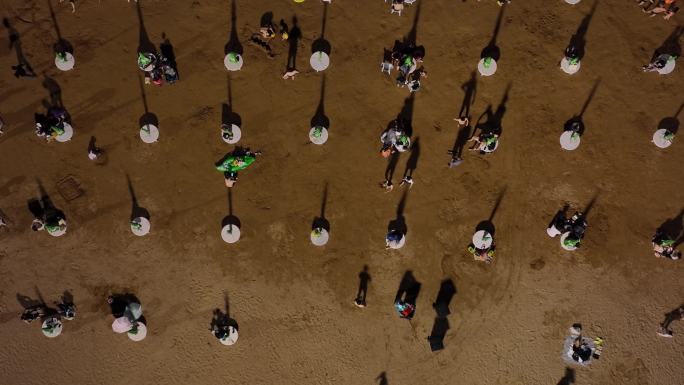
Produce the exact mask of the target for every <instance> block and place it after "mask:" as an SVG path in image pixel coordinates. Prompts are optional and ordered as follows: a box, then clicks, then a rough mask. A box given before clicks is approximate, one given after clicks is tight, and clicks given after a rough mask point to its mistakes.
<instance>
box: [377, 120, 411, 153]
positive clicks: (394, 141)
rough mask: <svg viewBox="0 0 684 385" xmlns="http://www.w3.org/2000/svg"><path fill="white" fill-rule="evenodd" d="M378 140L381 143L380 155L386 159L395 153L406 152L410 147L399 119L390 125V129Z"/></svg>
mask: <svg viewBox="0 0 684 385" xmlns="http://www.w3.org/2000/svg"><path fill="white" fill-rule="evenodd" d="M380 140H381V141H382V149H381V150H380V153H381V154H382V156H383V157H384V158H388V157H389V156H390V155H392V154H394V153H395V152H397V151H399V152H404V151H407V150H408V149H409V147H410V145H411V141H410V139H409V137H408V136H407V135H406V134H405V133H404V130H403V125H402V123H401V120H400V119H396V120H394V121H393V122H392V123H391V125H390V128H389V129H388V130H387V131H385V132H384V133H383V134H382V135H381V136H380Z"/></svg>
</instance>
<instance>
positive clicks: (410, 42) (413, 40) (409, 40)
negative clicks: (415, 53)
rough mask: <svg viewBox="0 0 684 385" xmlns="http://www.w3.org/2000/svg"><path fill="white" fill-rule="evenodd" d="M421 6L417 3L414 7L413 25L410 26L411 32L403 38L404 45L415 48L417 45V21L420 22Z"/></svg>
mask: <svg viewBox="0 0 684 385" xmlns="http://www.w3.org/2000/svg"><path fill="white" fill-rule="evenodd" d="M421 4H423V2H422V1H420V2H418V6H417V7H416V14H415V15H414V16H413V24H412V25H411V30H410V31H409V32H408V34H407V35H406V37H405V38H404V45H407V46H410V47H415V46H416V45H417V44H418V43H417V41H418V21H419V20H420V6H421Z"/></svg>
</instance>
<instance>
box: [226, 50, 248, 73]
mask: <svg viewBox="0 0 684 385" xmlns="http://www.w3.org/2000/svg"><path fill="white" fill-rule="evenodd" d="M243 64H245V62H244V61H243V60H242V55H240V54H238V53H235V52H229V53H228V55H226V57H224V58H223V65H224V66H226V69H227V70H228V71H239V70H240V69H242V65H243Z"/></svg>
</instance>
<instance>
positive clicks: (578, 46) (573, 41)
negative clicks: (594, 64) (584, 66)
mask: <svg viewBox="0 0 684 385" xmlns="http://www.w3.org/2000/svg"><path fill="white" fill-rule="evenodd" d="M598 3H599V0H595V1H594V4H592V6H591V11H589V13H588V14H587V15H585V16H584V18H583V19H582V22H581V23H580V25H579V27H577V31H576V32H575V34H574V35H572V37H571V38H570V42H569V43H568V47H567V48H566V50H565V52H566V53H568V52H573V53H574V54H575V55H576V56H577V58H579V59H580V60H581V59H582V58H583V57H584V53H585V47H586V44H587V42H586V35H587V31H589V24H590V23H591V19H592V18H593V17H594V12H596V6H597V5H598Z"/></svg>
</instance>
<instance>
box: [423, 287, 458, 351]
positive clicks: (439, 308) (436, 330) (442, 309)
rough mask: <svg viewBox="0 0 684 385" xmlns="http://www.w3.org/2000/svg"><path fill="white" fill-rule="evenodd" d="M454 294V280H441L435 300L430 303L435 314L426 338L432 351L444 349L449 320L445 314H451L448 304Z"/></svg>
mask: <svg viewBox="0 0 684 385" xmlns="http://www.w3.org/2000/svg"><path fill="white" fill-rule="evenodd" d="M454 295H456V286H455V285H454V282H453V281H452V280H451V279H445V280H443V281H442V284H441V285H440V287H439V292H438V293H437V299H435V302H434V303H433V304H432V308H433V309H435V313H437V315H436V317H435V321H434V323H433V325H432V331H431V332H430V335H429V336H428V338H427V339H428V343H429V344H430V349H431V350H432V351H433V352H434V351H438V350H442V349H444V338H445V337H446V334H447V331H448V330H449V320H448V319H447V316H448V315H449V314H451V311H450V310H449V304H450V303H451V299H452V298H453V297H454Z"/></svg>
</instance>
